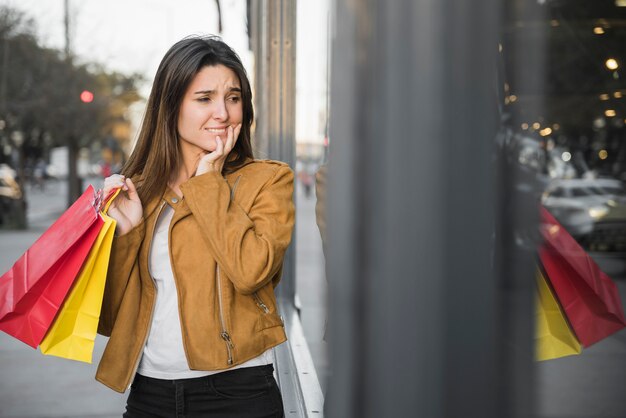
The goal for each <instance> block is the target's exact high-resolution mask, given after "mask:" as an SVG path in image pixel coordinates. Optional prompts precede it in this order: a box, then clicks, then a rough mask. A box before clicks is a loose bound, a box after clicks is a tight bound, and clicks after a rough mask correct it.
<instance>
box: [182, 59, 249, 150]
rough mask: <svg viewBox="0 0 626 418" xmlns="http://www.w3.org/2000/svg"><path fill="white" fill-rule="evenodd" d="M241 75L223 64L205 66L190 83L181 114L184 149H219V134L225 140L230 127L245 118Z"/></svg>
mask: <svg viewBox="0 0 626 418" xmlns="http://www.w3.org/2000/svg"><path fill="white" fill-rule="evenodd" d="M242 119H243V104H242V101H241V85H240V83H239V78H238V77H237V74H235V73H234V72H233V71H232V70H231V69H230V68H228V67H225V66H223V65H221V64H218V65H213V66H208V67H204V68H202V69H201V70H200V71H199V72H198V74H196V76H195V77H194V79H193V80H192V81H191V84H189V88H188V89H187V91H186V92H185V95H184V97H183V101H182V103H181V107H180V113H179V114H178V136H179V137H180V146H181V150H182V151H184V152H186V151H190V152H194V153H202V152H211V151H214V150H215V149H216V146H217V143H216V141H215V138H216V137H218V136H219V137H220V139H221V140H222V141H223V142H226V137H227V135H228V131H227V128H228V127H229V126H232V127H233V128H234V127H235V126H237V125H238V124H239V123H241V122H242Z"/></svg>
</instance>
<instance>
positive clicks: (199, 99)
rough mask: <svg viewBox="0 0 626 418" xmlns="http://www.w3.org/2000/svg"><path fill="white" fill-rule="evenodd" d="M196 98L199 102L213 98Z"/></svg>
mask: <svg viewBox="0 0 626 418" xmlns="http://www.w3.org/2000/svg"><path fill="white" fill-rule="evenodd" d="M196 100H198V101H199V102H202V103H204V102H208V101H209V100H211V99H209V98H208V97H200V98H198V99H196Z"/></svg>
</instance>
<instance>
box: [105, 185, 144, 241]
mask: <svg viewBox="0 0 626 418" xmlns="http://www.w3.org/2000/svg"><path fill="white" fill-rule="evenodd" d="M113 189H122V191H125V192H127V193H126V194H127V195H128V196H126V194H124V193H120V194H118V195H117V197H116V198H115V200H113V202H112V203H111V206H110V207H109V210H108V211H107V214H108V215H109V216H110V217H111V218H113V219H115V220H116V221H117V227H116V235H118V236H119V235H124V234H126V233H128V232H129V231H130V230H131V229H133V228H134V227H136V226H137V225H139V223H140V222H141V218H142V217H143V206H142V205H141V200H140V199H139V195H138V194H137V189H135V185H134V184H133V181H132V180H131V179H127V178H125V177H124V176H122V175H120V174H114V175H112V176H111V177H107V178H106V179H104V188H103V195H104V196H108V195H109V193H110V192H111V190H113Z"/></svg>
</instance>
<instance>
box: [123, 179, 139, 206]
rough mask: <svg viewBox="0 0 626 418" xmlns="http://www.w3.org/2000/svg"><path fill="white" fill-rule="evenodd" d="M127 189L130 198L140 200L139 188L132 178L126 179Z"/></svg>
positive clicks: (135, 200)
mask: <svg viewBox="0 0 626 418" xmlns="http://www.w3.org/2000/svg"><path fill="white" fill-rule="evenodd" d="M124 186H125V189H124V190H126V191H128V198H129V199H130V200H132V201H134V202H137V201H139V200H140V199H139V194H137V189H136V188H135V184H134V183H133V181H132V180H131V179H126V181H125V183H124Z"/></svg>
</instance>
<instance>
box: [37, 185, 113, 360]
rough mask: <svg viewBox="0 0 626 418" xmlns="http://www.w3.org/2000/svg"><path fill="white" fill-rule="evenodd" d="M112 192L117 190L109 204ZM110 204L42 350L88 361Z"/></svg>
mask: <svg viewBox="0 0 626 418" xmlns="http://www.w3.org/2000/svg"><path fill="white" fill-rule="evenodd" d="M118 191H119V189H118ZM115 196H117V193H115V195H114V196H112V197H111V198H110V200H109V204H110V202H111V201H112V200H113V199H115ZM109 204H107V205H106V206H105V208H104V210H103V211H102V212H101V213H100V216H101V217H102V218H103V221H104V226H103V227H102V230H100V233H99V234H98V238H97V239H96V242H95V243H94V245H93V247H92V248H91V251H90V252H89V256H88V258H87V261H86V262H85V264H84V265H83V267H82V269H81V271H80V274H79V276H78V278H77V279H76V281H75V283H74V286H73V287H72V290H71V291H70V293H69V294H68V296H67V298H66V299H65V302H63V306H62V307H61V309H60V310H59V313H58V314H57V317H56V319H55V320H54V322H53V324H52V326H51V327H50V329H49V330H48V333H47V334H46V336H45V338H44V339H43V341H42V342H41V345H40V347H39V348H40V349H41V352H42V353H43V354H46V355H52V356H57V357H62V358H66V359H70V360H77V361H83V362H86V363H91V359H92V354H93V348H94V343H95V340H96V332H97V330H98V320H99V318H100V309H101V308H102V297H103V295H104V285H105V282H106V276H107V269H108V267H109V256H110V254H111V246H112V244H113V234H114V232H115V225H116V222H115V220H114V219H113V218H111V217H109V216H107V215H106V211H107V210H108V206H109Z"/></svg>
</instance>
